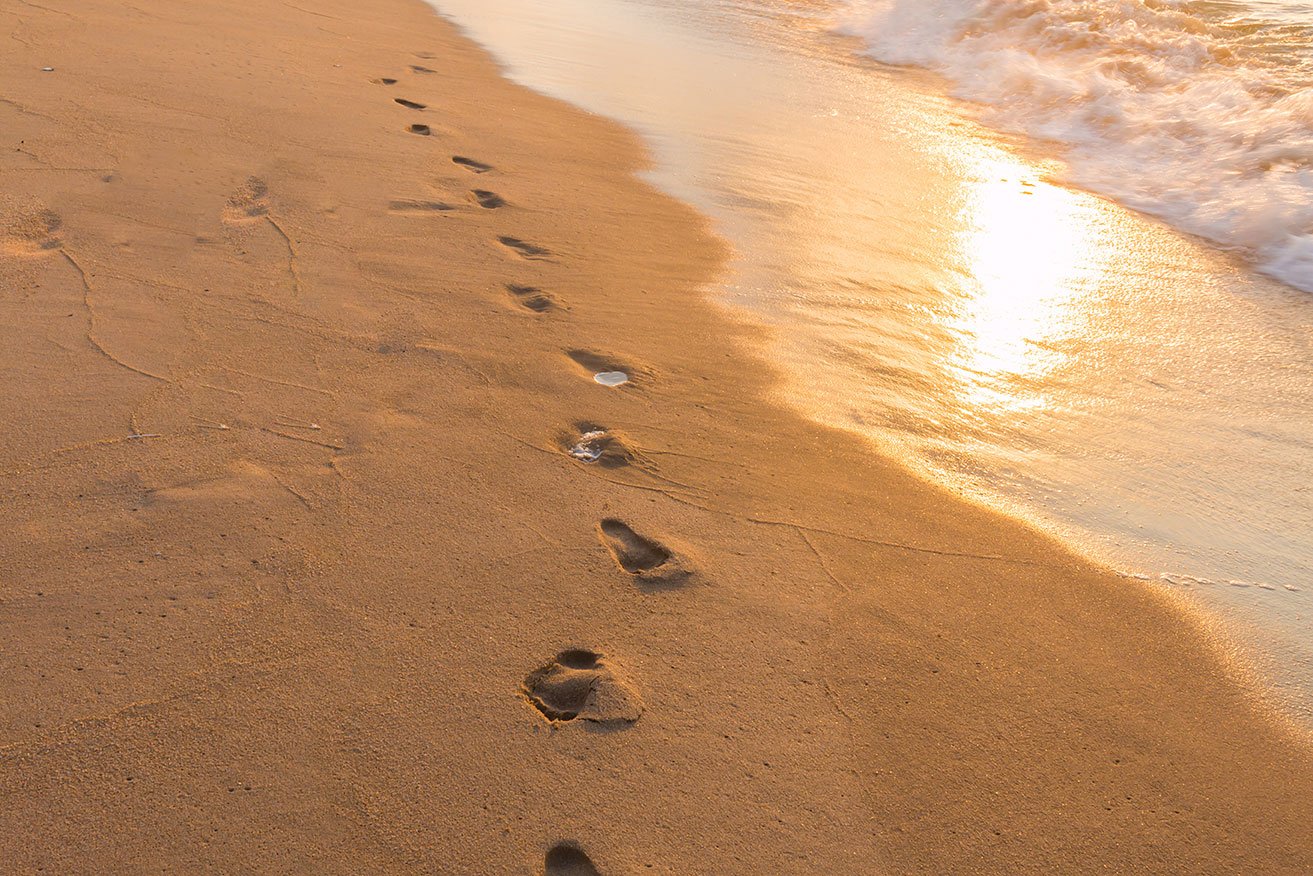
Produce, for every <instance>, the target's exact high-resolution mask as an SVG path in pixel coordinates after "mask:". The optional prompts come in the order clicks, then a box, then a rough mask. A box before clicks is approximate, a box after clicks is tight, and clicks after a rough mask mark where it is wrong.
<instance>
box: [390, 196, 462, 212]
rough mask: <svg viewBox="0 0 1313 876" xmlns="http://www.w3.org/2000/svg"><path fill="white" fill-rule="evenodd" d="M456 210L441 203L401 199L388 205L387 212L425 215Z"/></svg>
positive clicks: (449, 205)
mask: <svg viewBox="0 0 1313 876" xmlns="http://www.w3.org/2000/svg"><path fill="white" fill-rule="evenodd" d="M454 209H456V208H455V207H453V206H452V205H451V204H444V203H442V202H441V201H416V200H409V199H401V200H396V201H391V202H389V203H388V210H389V211H390V212H393V213H403V214H410V215H416V214H420V215H422V214H425V213H446V212H449V211H451V210H454Z"/></svg>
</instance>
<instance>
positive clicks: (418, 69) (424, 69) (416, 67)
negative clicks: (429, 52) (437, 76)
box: [410, 64, 438, 73]
mask: <svg viewBox="0 0 1313 876" xmlns="http://www.w3.org/2000/svg"><path fill="white" fill-rule="evenodd" d="M410 69H411V70H412V71H413V72H415V73H437V72H438V71H437V70H430V69H429V68H428V67H421V66H420V65H418V64H411V65H410Z"/></svg>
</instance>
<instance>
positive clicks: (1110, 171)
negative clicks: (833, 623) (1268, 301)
mask: <svg viewBox="0 0 1313 876" xmlns="http://www.w3.org/2000/svg"><path fill="white" fill-rule="evenodd" d="M842 5H843V10H842V11H841V12H840V13H839V23H838V27H839V29H840V30H842V31H844V32H846V33H849V34H853V35H857V36H859V37H861V38H862V39H863V40H864V41H865V43H866V45H867V46H868V47H869V51H870V54H871V55H872V56H874V57H875V58H877V59H879V60H881V61H884V62H887V63H891V64H910V65H917V66H923V67H928V68H931V69H934V70H937V71H939V72H941V73H943V74H945V75H946V76H948V77H949V78H950V79H951V80H952V81H953V82H954V83H955V84H956V90H957V94H958V96H960V97H963V98H966V99H969V100H972V101H976V102H979V103H981V104H984V105H985V106H986V107H987V109H986V119H985V120H986V121H987V122H989V123H990V124H992V125H994V126H996V127H999V128H1001V129H1006V130H1010V131H1019V132H1022V133H1026V134H1029V135H1031V136H1033V137H1037V138H1040V139H1044V140H1049V141H1057V142H1059V143H1061V144H1064V146H1065V149H1064V157H1065V158H1066V160H1067V162H1068V165H1069V167H1070V175H1069V181H1070V182H1072V183H1074V184H1076V185H1079V186H1082V187H1085V188H1088V189H1090V190H1092V191H1096V192H1099V193H1101V194H1104V195H1107V196H1109V197H1112V198H1114V199H1116V200H1118V201H1120V202H1122V203H1123V204H1126V205H1127V206H1129V207H1132V208H1134V209H1137V210H1140V211H1142V212H1144V213H1148V214H1150V215H1153V216H1157V217H1159V218H1161V219H1163V220H1165V221H1167V222H1169V223H1171V224H1173V225H1175V226H1176V227H1178V228H1181V229H1183V230H1185V231H1188V232H1190V233H1193V234H1197V235H1199V236H1201V237H1206V238H1209V239H1210V240H1213V241H1215V242H1217V243H1219V244H1221V245H1223V246H1225V247H1229V248H1237V249H1240V250H1243V251H1245V252H1246V253H1247V254H1248V255H1249V256H1250V257H1251V258H1252V259H1253V260H1254V262H1255V263H1256V265H1257V266H1258V267H1259V269H1261V270H1262V271H1264V272H1265V273H1267V274H1269V275H1271V276H1274V277H1277V278H1279V279H1281V280H1284V281H1285V282H1287V283H1289V284H1291V285H1293V286H1295V287H1297V288H1300V289H1304V290H1307V291H1313V74H1311V73H1310V59H1313V22H1310V19H1309V18H1308V14H1307V13H1302V14H1299V15H1294V14H1292V16H1291V20H1287V21H1277V22H1275V23H1273V22H1270V21H1269V22H1266V23H1263V22H1258V21H1252V20H1245V19H1244V18H1243V17H1241V16H1239V15H1236V14H1234V13H1235V12H1236V8H1230V13H1229V14H1227V15H1225V16H1224V15H1223V14H1222V13H1221V12H1220V11H1219V8H1227V7H1219V5H1218V4H1214V5H1213V6H1212V7H1210V8H1212V9H1213V12H1212V13H1210V14H1211V15H1212V17H1203V14H1202V13H1198V12H1195V11H1193V10H1197V9H1199V8H1200V6H1199V4H1186V3H1180V2H1173V0H1156V2H1154V0H1149V2H1146V0H845V2H844V3H843V4H842ZM1301 18H1302V21H1303V23H1301V22H1300V19H1301Z"/></svg>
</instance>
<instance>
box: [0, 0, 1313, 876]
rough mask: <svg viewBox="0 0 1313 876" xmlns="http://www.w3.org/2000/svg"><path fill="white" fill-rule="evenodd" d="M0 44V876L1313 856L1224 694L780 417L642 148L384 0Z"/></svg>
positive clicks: (1247, 706)
mask: <svg viewBox="0 0 1313 876" xmlns="http://www.w3.org/2000/svg"><path fill="white" fill-rule="evenodd" d="M0 15H3V19H4V27H5V31H6V33H7V34H9V39H8V46H9V50H8V51H6V52H5V53H4V54H3V56H0V73H2V74H3V78H2V79H0V81H3V83H4V86H3V89H2V90H0V120H3V130H4V131H5V132H6V135H7V139H6V143H7V145H8V147H9V148H7V149H6V150H5V151H4V152H3V155H2V156H0V180H2V181H3V190H2V193H0V197H2V201H0V217H2V218H0V252H2V253H3V257H2V258H0V279H2V280H3V282H2V283H0V289H3V292H4V294H3V297H0V350H3V353H0V375H3V376H2V377H0V394H2V395H0V397H2V398H3V404H4V409H5V410H6V411H7V412H8V413H9V423H8V428H6V429H5V430H4V432H3V437H2V438H0V472H3V479H0V491H2V492H0V497H2V499H3V503H4V507H5V508H6V509H7V511H8V514H7V519H8V521H9V523H10V525H9V526H7V527H5V528H4V530H3V531H0V568H3V569H4V571H5V575H4V576H3V579H2V580H0V661H3V662H2V663H0V670H2V671H0V678H2V679H3V681H2V682H0V685H2V686H0V691H2V693H0V703H3V709H2V710H0V789H3V790H0V794H2V795H3V805H0V860H2V861H4V862H5V866H4V870H5V872H15V873H35V872H46V873H120V872H121V873H132V872H146V871H152V872H153V871H165V872H200V871H207V870H208V871H214V872H231V873H243V872H261V873H275V872H279V873H285V872H316V873H362V872H367V873H392V872H396V873H407V872H441V873H456V874H464V873H470V874H482V873H488V874H501V873H511V872H527V873H535V872H547V873H553V874H564V873H587V872H592V871H593V870H595V871H596V872H598V873H602V874H608V876H610V874H630V873H648V872H652V873H708V874H710V873H716V874H732V873H755V872H759V871H760V870H761V869H762V868H763V867H764V868H768V869H770V870H771V871H772V872H780V873H881V872H893V873H913V872H925V873H943V872H958V873H966V872H982V873H987V872H1010V873H1022V872H1034V873H1053V872H1154V873H1165V872H1180V873H1231V872H1263V873H1304V872H1308V871H1309V870H1310V869H1313V826H1310V824H1309V822H1308V819H1307V805H1306V803H1305V802H1304V801H1306V800H1308V799H1313V758H1310V752H1309V749H1308V747H1307V745H1306V743H1305V742H1304V741H1303V740H1302V739H1300V738H1297V737H1296V736H1295V735H1294V731H1293V730H1291V729H1290V728H1288V727H1286V726H1285V725H1283V724H1282V723H1281V722H1280V721H1279V719H1278V718H1277V717H1276V716H1275V713H1273V712H1271V711H1269V710H1267V709H1266V708H1264V707H1263V705H1262V704H1261V702H1260V697H1259V695H1258V693H1257V692H1256V690H1255V689H1253V688H1250V687H1247V686H1246V685H1245V684H1244V683H1243V672H1242V669H1241V668H1240V667H1237V666H1234V665H1232V664H1231V663H1230V662H1229V661H1228V660H1227V659H1226V657H1225V655H1223V654H1222V653H1220V652H1219V651H1217V650H1216V649H1215V648H1214V647H1213V646H1212V645H1211V643H1210V642H1209V641H1208V639H1207V637H1206V635H1205V634H1204V632H1203V631H1202V630H1201V629H1200V628H1199V627H1198V626H1197V625H1196V624H1195V623H1194V622H1193V621H1192V620H1191V619H1190V618H1189V617H1188V616H1186V615H1185V614H1184V613H1183V612H1182V611H1181V610H1179V608H1178V607H1176V606H1174V605H1173V604H1171V603H1169V602H1168V601H1167V599H1166V597H1165V596H1164V595H1163V594H1161V593H1155V592H1151V591H1148V590H1146V589H1141V588H1140V587H1138V586H1137V585H1135V584H1133V583H1131V582H1127V581H1125V580H1121V579H1119V578H1117V577H1116V576H1114V575H1113V574H1111V573H1109V572H1106V571H1103V570H1100V569H1097V568H1094V567H1092V566H1090V565H1088V564H1087V563H1084V562H1083V561H1081V560H1079V559H1077V558H1076V557H1074V556H1073V555H1071V554H1069V553H1067V552H1066V551H1064V550H1063V548H1062V547H1061V546H1060V545H1058V544H1056V543H1055V542H1053V541H1052V540H1050V539H1048V538H1046V537H1044V536H1041V535H1040V534H1038V533H1036V532H1034V531H1033V530H1031V529H1028V528H1026V527H1024V526H1022V525H1020V524H1018V523H1016V522H1014V521H1011V520H1009V519H1007V518H1004V517H1002V516H999V515H997V514H994V513H992V512H989V511H986V510H983V509H981V508H979V507H976V506H973V505H969V504H966V503H964V502H962V501H960V500H959V499H957V498H956V497H954V496H952V495H951V494H949V493H947V492H946V491H944V490H941V489H938V488H936V487H933V486H931V485H929V484H927V483H925V482H924V481H922V480H919V479H917V478H915V477H913V476H911V475H910V474H908V473H907V472H906V471H905V470H904V469H903V468H901V467H900V466H899V465H897V464H896V462H894V461H891V460H883V459H880V458H877V457H874V456H873V455H872V454H871V452H870V450H869V449H868V448H867V447H866V446H865V445H863V444H862V443H861V442H860V441H859V440H858V439H856V438H853V437H850V436H847V435H845V434H843V433H840V432H837V431H828V430H826V429H823V428H821V427H818V426H815V425H813V424H810V423H808V422H806V421H804V420H802V419H800V418H798V417H797V416H796V415H794V414H791V413H789V412H787V411H785V410H783V409H781V408H780V407H778V406H776V405H774V404H772V403H770V402H768V401H766V400H765V399H766V397H767V395H768V394H769V392H770V390H771V387H772V381H773V379H774V377H773V375H772V373H771V370H770V367H769V365H768V364H767V363H766V362H764V361H762V360H761V359H760V358H757V357H756V356H755V355H754V351H758V350H761V349H763V347H764V344H763V341H764V339H763V337H762V336H761V335H760V334H759V333H758V332H756V331H755V330H752V329H749V328H746V327H744V326H742V325H739V324H737V323H733V322H731V321H729V319H728V318H727V316H726V315H725V313H724V312H723V311H721V310H720V309H718V308H717V307H715V306H713V305H711V304H708V303H706V302H705V301H704V299H703V298H702V296H701V289H702V287H703V286H704V285H705V284H706V283H708V282H710V281H711V280H712V279H713V278H714V277H715V276H716V274H717V271H718V270H719V269H720V267H721V265H722V264H723V260H724V257H725V252H724V250H723V247H722V246H721V245H720V244H718V243H717V241H715V240H714V239H713V238H712V237H711V236H710V234H709V233H708V231H707V229H706V226H705V224H704V222H703V220H702V219H701V218H700V217H698V216H697V215H696V214H695V213H693V212H692V211H691V210H689V209H688V208H686V207H684V206H682V205H680V204H678V203H676V202H674V201H672V200H670V199H668V198H666V197H664V196H662V195H659V194H657V193H656V192H654V191H653V190H652V189H650V188H649V187H647V186H645V185H644V184H642V183H640V182H639V181H637V180H636V178H635V177H634V173H635V171H636V170H638V169H640V168H641V167H642V166H643V162H644V157H643V155H642V154H641V151H640V149H639V147H638V145H637V141H636V140H635V139H634V137H633V136H632V135H631V134H629V133H628V132H626V131H624V130H622V129H620V128H618V127H616V126H613V125H611V124H609V123H606V122H603V121H600V120H598V119H596V118H594V117H590V116H588V115H586V114H584V113H582V112H580V111H577V110H575V109H572V108H570V107H568V106H565V105H562V104H559V103H556V102H553V101H551V100H548V99H546V98H543V97H541V96H538V95H535V94H533V93H530V92H528V91H526V90H524V89H521V88H519V87H517V86H514V85H512V84H510V83H508V82H506V81H505V80H503V79H501V78H499V76H498V75H497V70H496V68H495V67H494V66H493V65H492V63H491V62H490V61H489V59H488V58H487V57H486V55H485V54H484V53H483V52H482V51H481V50H479V49H478V48H477V47H475V46H474V45H472V44H471V43H469V42H467V41H465V40H463V39H461V38H460V37H459V36H458V35H456V33H455V32H454V31H453V29H452V28H451V27H450V26H449V25H447V24H445V23H444V22H443V21H442V20H441V19H439V18H437V17H436V16H434V15H433V14H432V13H431V12H430V11H429V9H428V8H427V7H426V6H424V5H422V4H421V3H419V2H410V0H405V2H403V0H384V2H378V3H375V4H371V9H370V10H369V11H368V12H361V11H360V10H359V7H358V6H357V5H356V4H350V3H346V2H344V0H327V2H323V3H318V4H315V5H314V6H313V7H311V6H304V7H301V6H298V5H295V4H282V5H276V6H269V5H267V4H257V3H254V2H251V0H225V2H216V3H210V4H205V5H204V6H203V7H202V8H194V7H191V6H185V7H183V8H178V7H177V6H176V4H167V3H163V2H159V0H138V2H136V3H134V4H132V5H117V4H114V5H109V4H100V3H94V2H87V0H62V2H60V3H58V4H55V5H46V4H42V5H36V4H29V3H16V4H9V5H7V6H6V7H5V8H4V9H3V11H2V12H0ZM257 23H258V26H255V25H256V24H257ZM47 66H48V67H53V68H54V70H53V71H51V72H45V71H43V70H42V69H41V68H42V67H47ZM390 80H395V81H390ZM606 372H623V374H624V375H625V376H626V378H627V379H626V381H625V382H624V383H620V384H619V385H616V386H607V385H604V383H603V382H598V380H597V379H596V376H597V375H598V374H601V373H606ZM606 382H612V381H606ZM599 431H600V432H605V436H603V437H597V436H592V437H590V438H588V439H586V440H587V441H589V442H594V443H593V444H592V445H591V446H590V448H591V449H589V451H588V452H585V453H582V454H580V453H574V454H572V453H571V452H570V451H571V450H573V449H576V445H578V444H579V443H580V441H581V440H583V439H582V438H581V436H583V435H585V434H587V433H593V432H599ZM593 450H599V451H600V452H599V453H598V458H597V459H596V461H594V462H591V463H590V462H586V461H585V460H584V459H581V458H579V457H580V456H581V455H582V456H584V457H588V456H591V455H593V453H592V451H593ZM590 868H592V869H590Z"/></svg>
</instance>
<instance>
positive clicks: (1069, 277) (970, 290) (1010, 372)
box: [943, 161, 1104, 413]
mask: <svg viewBox="0 0 1313 876" xmlns="http://www.w3.org/2000/svg"><path fill="white" fill-rule="evenodd" d="M977 180H978V182H977V183H976V184H975V185H974V186H972V187H971V188H970V189H968V191H967V192H966V195H965V199H964V202H963V206H962V211H961V216H960V218H961V227H962V231H961V232H960V234H959V235H958V241H957V246H958V249H959V254H960V257H961V259H962V267H963V269H964V274H963V275H962V276H961V289H960V294H959V295H957V296H954V297H953V298H952V299H951V300H952V303H951V304H950V305H949V308H950V309H949V310H948V311H946V312H945V314H944V318H943V324H944V327H945V328H946V329H948V331H949V332H950V333H951V334H952V335H953V337H954V339H955V345H954V348H953V350H952V352H951V354H950V356H949V361H948V362H947V363H946V364H947V367H948V369H949V371H950V373H951V374H952V375H953V378H954V380H955V381H956V382H957V383H958V385H959V390H958V392H959V394H960V396H961V398H960V401H961V402H962V403H963V404H964V405H965V406H967V407H968V408H974V409H977V413H985V412H986V411H988V412H991V413H997V412H1000V411H1010V412H1020V411H1026V410H1034V409H1037V408H1043V407H1046V406H1048V405H1049V404H1050V401H1049V399H1050V394H1049V393H1048V392H1046V391H1045V387H1046V378H1048V377H1049V376H1050V375H1052V374H1053V373H1054V372H1056V371H1057V370H1058V369H1060V368H1062V366H1063V365H1064V364H1065V363H1067V362H1068V361H1069V358H1070V355H1071V354H1070V345H1071V344H1070V342H1072V341H1073V340H1078V339H1079V338H1080V337H1081V335H1082V334H1083V333H1084V332H1085V331H1086V330H1087V322H1088V319H1089V317H1090V308H1089V307H1088V306H1086V302H1085V301H1084V299H1085V298H1087V297H1088V296H1089V294H1090V290H1091V289H1092V288H1093V287H1094V286H1095V285H1096V283H1097V281H1098V279H1099V277H1100V276H1101V275H1102V274H1103V273H1104V268H1103V265H1102V264H1101V259H1102V256H1101V254H1100V253H1101V250H1102V249H1103V248H1102V247H1100V246H1098V245H1097V241H1096V239H1095V238H1096V237H1097V236H1098V231H1097V223H1096V222H1095V221H1094V220H1095V217H1094V215H1093V213H1094V211H1093V210H1092V208H1091V206H1090V203H1089V202H1090V198H1089V196H1088V195H1084V194H1082V193H1079V192H1073V191H1071V190H1068V189H1064V188H1061V187H1058V186H1055V185H1050V184H1048V183H1045V182H1042V181H1040V180H1038V179H1036V178H1035V177H1034V173H1033V170H1032V169H1031V168H1029V167H1027V166H1026V165H1022V164H1019V163H1013V162H1006V161H990V162H989V164H987V165H986V166H985V167H984V168H982V169H981V172H980V173H979V174H978V176H977Z"/></svg>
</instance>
